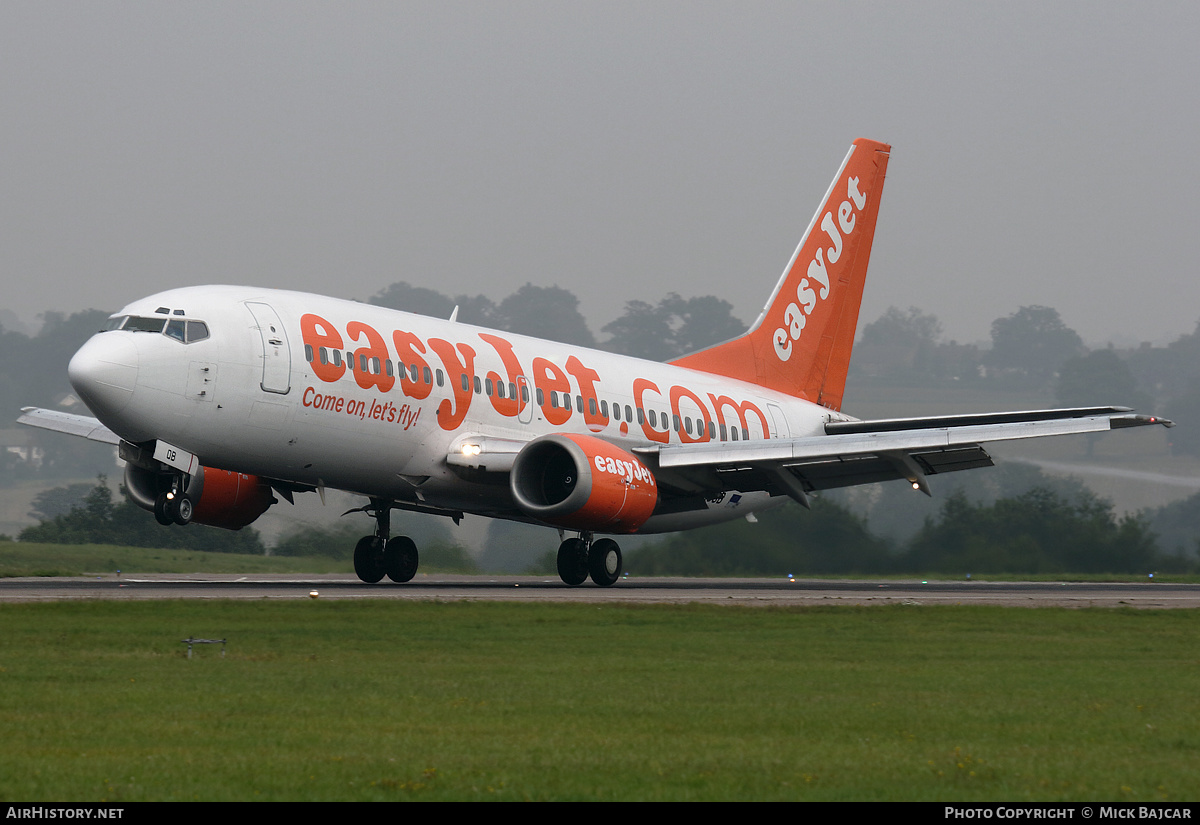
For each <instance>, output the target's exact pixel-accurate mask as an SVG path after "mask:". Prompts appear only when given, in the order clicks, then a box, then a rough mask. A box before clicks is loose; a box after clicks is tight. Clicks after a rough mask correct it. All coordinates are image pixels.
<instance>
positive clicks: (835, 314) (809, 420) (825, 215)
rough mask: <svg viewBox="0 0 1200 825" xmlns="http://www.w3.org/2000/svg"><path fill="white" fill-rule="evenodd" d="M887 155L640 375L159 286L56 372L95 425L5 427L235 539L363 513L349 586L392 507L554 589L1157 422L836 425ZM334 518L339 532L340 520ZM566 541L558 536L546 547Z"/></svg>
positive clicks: (490, 343)
mask: <svg viewBox="0 0 1200 825" xmlns="http://www.w3.org/2000/svg"><path fill="white" fill-rule="evenodd" d="M890 155H891V147H890V146H888V145H886V144H884V143H879V142H875V141H871V140H864V139H860V140H856V141H854V143H853V144H852V146H851V148H850V151H849V153H848V154H847V155H846V157H845V160H844V161H843V162H842V164H841V167H840V168H839V169H838V171H837V174H836V175H835V176H834V178H833V182H832V183H831V184H830V187H829V189H828V191H827V192H826V194H825V197H824V198H823V199H822V201H821V205H820V207H819V208H818V209H817V212H816V214H815V215H814V217H813V219H812V221H811V222H810V223H809V225H808V228H807V230H806V231H805V232H804V235H803V237H802V239H801V241H800V243H799V245H798V246H797V247H796V249H795V252H794V253H793V254H792V257H791V259H790V260H789V261H788V264H787V266H786V267H785V268H784V271H783V274H782V276H781V277H780V278H779V279H778V282H777V283H776V284H775V287H774V290H773V291H772V292H771V295H770V298H768V300H767V302H766V305H765V306H764V308H763V310H762V313H761V314H760V315H759V316H758V318H757V320H755V322H754V323H753V324H752V325H751V326H750V328H749V330H748V331H747V332H745V333H744V334H743V335H741V336H739V337H737V338H734V339H732V340H730V341H727V342H725V343H722V344H718V345H716V346H712V347H708V348H707V349H704V350H701V351H699V352H695V353H692V354H689V355H686V356H684V357H681V358H678V359H676V360H674V361H671V362H670V363H656V362H650V361H644V360H640V359H636V358H631V357H626V356H621V355H615V354H612V353H607V352H601V351H598V350H593V349H586V348H583V347H577V346H569V345H567V344H561V343H556V342H553V341H546V340H538V339H535V338H529V337H526V336H522V335H515V334H511V333H507V332H499V331H494V330H488V329H484V328H480V327H475V326H471V325H468V324H463V323H459V322H458V321H457V320H456V318H455V316H456V315H457V309H456V310H455V312H454V313H453V314H452V315H451V317H450V319H448V320H443V319H436V318H430V317H426V316H421V315H415V314H410V313H406V312H399V311H395V310H391V309H385V308H382V307H377V306H371V305H367V304H362V303H358V302H354V301H348V300H341V299H335V298H328V297H322V296H318V295H311V294H304V293H300V292H292V291H283V290H275V289H265V288H257V287H246V286H199V287H185V288H180V289H172V290H169V291H166V292H162V293H159V294H157V295H153V296H151V297H148V298H143V299H141V300H137V301H134V302H133V303H131V304H129V305H128V306H126V307H124V308H123V309H122V310H120V311H119V312H117V313H115V314H114V315H112V316H111V317H110V319H109V321H108V324H107V327H106V329H105V330H103V331H101V332H99V333H97V334H96V335H94V336H93V337H92V338H91V339H89V340H88V341H87V342H86V343H85V344H84V345H83V346H82V347H81V348H80V349H79V351H78V352H77V353H75V355H74V357H73V358H72V359H71V362H70V365H69V367H68V375H69V378H70V381H71V384H72V386H73V387H74V389H75V391H76V393H77V394H78V396H79V397H80V398H81V399H82V400H83V401H84V403H85V404H86V405H87V407H88V408H89V410H90V411H91V412H92V413H93V414H94V415H95V417H94V418H92V417H89V416H80V415H71V414H66V413H62V412H58V411H54V410H45V409H36V408H32V407H27V408H25V409H24V410H23V411H22V412H23V414H22V416H21V417H20V419H19V420H20V421H21V422H22V423H25V424H29V425H33V426H37V427H42V428H46V429H50V430H55V431H59V432H67V433H71V434H74V435H79V436H83V437H86V438H90V439H92V440H96V441H101V442H105V443H110V444H115V445H118V447H119V455H120V456H121V458H122V459H124V461H125V462H126V467H125V485H126V489H127V491H128V495H129V496H130V498H131V499H132V500H133V501H134V502H135V503H137V504H138V505H139V506H141V507H143V508H145V509H146V510H149V511H151V512H153V513H154V515H155V518H156V519H157V520H158V521H159V522H160V523H162V524H164V525H169V524H180V525H184V524H188V523H191V522H196V523H201V524H210V525H216V526H218V527H224V528H228V529H234V530H236V529H240V528H242V527H244V526H245V525H248V524H250V523H252V522H253V521H254V520H255V519H256V518H258V517H259V516H260V515H262V513H263V512H265V511H266V510H267V508H268V507H270V506H272V505H273V504H275V503H277V499H276V494H278V495H279V496H282V497H283V498H285V499H287V500H288V501H291V502H293V503H294V498H293V496H294V494H296V493H300V492H314V491H315V492H318V493H319V494H320V495H321V497H322V500H323V499H324V491H325V489H326V488H334V489H340V490H346V491H350V492H352V493H355V494H359V495H362V496H365V497H366V498H367V502H368V503H367V504H366V505H364V506H363V507H361V508H357V510H358V511H361V512H365V513H367V514H368V515H370V516H372V517H373V518H374V519H375V530H374V533H373V534H371V535H368V536H364V537H363V538H362V539H361V540H359V541H358V543H357V545H356V547H355V549H354V570H355V572H356V574H357V575H358V577H359V578H360V579H361V580H362V581H364V582H370V583H375V582H379V581H382V579H383V578H384V577H385V576H386V577H387V578H388V579H390V580H391V581H393V582H406V581H409V580H411V579H412V578H413V576H414V575H415V574H416V571H417V567H418V563H419V554H418V549H417V547H416V545H415V544H414V542H413V541H412V540H411V539H409V538H407V537H405V536H392V535H391V523H390V522H391V520H390V515H391V511H392V510H400V511H412V512H418V513H431V514H435V515H441V516H447V517H450V518H452V519H453V520H454V521H455V523H457V522H458V521H459V520H460V519H461V518H462V517H463V514H465V513H472V514H477V515H481V516H486V517H492V518H504V519H512V520H518V521H524V522H529V523H533V524H538V525H545V526H548V527H552V528H557V529H558V531H559V538H560V545H559V549H558V556H557V567H558V573H559V576H560V578H561V579H562V581H563V582H565V583H566V584H568V585H572V586H575V585H581V584H583V583H584V582H585V581H586V580H587V579H588V578H589V577H590V578H591V580H592V581H593V582H594V583H595V584H597V585H601V586H610V585H612V584H614V583H615V582H616V581H617V580H618V579H619V577H620V575H621V572H622V569H623V558H622V554H621V549H620V546H619V544H618V543H617V541H615V540H614V539H613V538H610V536H614V535H616V536H619V535H629V534H635V533H658V532H666V531H676V530H686V529H690V528H694V527H699V526H702V525H709V524H716V523H718V522H723V521H727V520H731V519H736V518H743V517H749V518H750V520H753V514H754V513H757V512H762V511H763V510H766V509H768V508H771V507H775V506H778V505H780V504H782V503H785V502H788V501H796V502H798V503H799V504H801V505H803V506H805V507H808V506H809V497H810V495H812V494H813V493H816V492H819V491H821V490H826V489H831V488H837V487H843V486H849V485H855V484H867V483H874V482H880V481H886V480H895V479H904V480H906V481H907V482H908V483H910V484H911V485H912V486H913V488H914V489H915V490H919V491H921V492H924V493H925V494H927V495H928V494H930V488H929V483H928V476H932V475H938V474H941V473H948V472H956V471H960V470H969V469H975V468H981V467H987V466H991V465H992V463H993V462H992V459H991V457H990V456H989V454H988V453H987V451H986V449H985V447H984V445H985V444H988V443H990V442H996V441H1004V440H1011V439H1025V438H1038V437H1043V436H1053V435H1066V434H1075V433H1092V432H1101V431H1106V430H1110V429H1121V428H1126V427H1136V426H1146V425H1154V424H1161V425H1164V426H1168V427H1170V426H1173V423H1172V422H1171V421H1169V420H1167V419H1163V418H1159V417H1155V416H1148V415H1138V414H1135V413H1133V411H1132V410H1130V409H1129V408H1127V407H1118V406H1113V407H1087V408H1072V409H1049V410H1032V411H1021V412H996V413H983V414H970V415H948V416H939V417H923V418H898V419H876V420H859V419H856V418H853V417H851V416H849V415H847V414H845V413H843V412H842V409H841V408H842V398H843V393H844V389H845V384H846V374H847V370H848V367H849V364H850V355H851V350H852V347H853V343H854V336H855V329H856V326H857V323H858V314H859V306H860V303H861V301H862V295H863V288H864V284H865V282H866V273H867V264H868V261H869V258H870V254H871V245H872V240H873V238H874V235H875V226H876V219H877V217H878V214H879V205H880V196H881V194H882V191H883V183H884V177H885V173H886V170H887V165H888V160H889V158H890ZM351 512H354V511H351ZM567 533H571V534H573V535H572V536H571V537H569V538H568V537H567Z"/></svg>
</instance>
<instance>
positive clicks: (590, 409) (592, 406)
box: [588, 398, 596, 415]
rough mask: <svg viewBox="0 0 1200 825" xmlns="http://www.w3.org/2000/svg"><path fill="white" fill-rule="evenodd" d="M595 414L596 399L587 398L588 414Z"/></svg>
mask: <svg viewBox="0 0 1200 825" xmlns="http://www.w3.org/2000/svg"><path fill="white" fill-rule="evenodd" d="M595 414H596V399H595V398H589V399H588V415H595Z"/></svg>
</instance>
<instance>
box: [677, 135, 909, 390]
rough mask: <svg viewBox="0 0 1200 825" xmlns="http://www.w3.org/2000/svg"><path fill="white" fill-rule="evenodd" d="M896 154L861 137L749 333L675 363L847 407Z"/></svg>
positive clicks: (888, 147)
mask: <svg viewBox="0 0 1200 825" xmlns="http://www.w3.org/2000/svg"><path fill="white" fill-rule="evenodd" d="M890 152H891V147H890V146H888V145H887V144H884V143H877V142H875V141H872V140H863V139H859V140H856V141H854V145H853V146H851V147H850V152H849V154H847V155H846V159H845V160H844V161H843V162H842V168H841V169H839V170H838V174H837V177H835V178H834V180H833V185H832V186H830V188H829V191H828V192H827V193H826V195H825V200H824V202H823V203H822V204H821V208H820V209H818V210H817V214H816V215H815V216H814V217H813V219H812V223H810V224H809V226H808V230H807V231H806V232H805V233H804V237H803V239H802V240H801V241H800V245H799V246H798V247H797V248H796V251H795V253H794V254H793V255H792V259H791V260H790V261H789V262H788V265H787V267H786V268H785V269H784V271H783V276H782V277H781V278H780V279H779V283H778V284H777V285H776V286H775V291H774V292H773V293H772V294H771V298H770V299H769V300H768V301H767V305H766V306H765V307H764V308H763V311H762V313H761V314H760V315H759V316H758V320H757V321H755V322H754V325H753V326H752V327H751V328H750V331H749V332H747V333H746V334H745V335H743V336H741V337H739V338H735V339H733V340H732V341H728V342H726V343H724V344H719V345H718V346H715V347H710V348H709V349H706V350H701V351H700V352H696V353H693V354H691V355H686V356H684V357H683V358H680V359H678V360H676V361H673V362H672V363H673V364H675V365H676V366H680V367H688V368H689V369H694V370H700V371H701V372H708V373H714V374H716V375H725V376H728V377H730V378H736V379H738V380H742V381H750V382H752V383H755V384H759V385H761V386H764V387H768V388H770V389H773V390H778V391H779V392H784V393H787V394H789V395H794V396H797V397H799V398H804V399H807V400H809V401H812V402H815V403H818V404H822V405H824V406H826V407H829V408H831V409H835V410H837V409H841V406H842V394H843V392H844V391H845V386H846V371H847V370H848V369H849V366H850V352H851V349H852V348H853V346H854V332H855V328H856V327H857V326H858V309H859V305H860V304H861V303H862V294H863V285H864V284H865V283H866V278H867V262H868V261H869V260H870V257H871V241H872V240H873V239H874V237H875V220H876V218H877V216H878V215H879V197H880V195H881V194H882V192H883V179H884V175H885V172H886V171H887V164H888V157H889V153H890Z"/></svg>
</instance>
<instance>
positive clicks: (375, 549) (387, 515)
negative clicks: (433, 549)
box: [354, 499, 419, 584]
mask: <svg viewBox="0 0 1200 825" xmlns="http://www.w3.org/2000/svg"><path fill="white" fill-rule="evenodd" d="M362 509H363V512H365V513H367V514H368V515H371V516H374V517H375V535H373V536H363V537H362V538H361V539H359V540H358V544H357V545H355V547H354V572H355V573H357V574H358V577H359V578H360V579H362V580H363V581H365V582H367V583H368V584H374V583H375V582H377V581H380V580H381V579H383V577H384V576H387V577H388V578H389V579H391V580H392V581H394V582H406V581H409V580H410V579H412V577H413V576H415V575H417V564H418V562H419V558H418V555H417V545H416V544H414V543H413V540H412V539H410V538H409V537H408V536H396V537H395V538H388V534H389V533H390V532H391V512H392V511H391V508H390V507H389V506H388V505H387V502H385V501H383V500H381V499H371V503H370V504H369V505H367V506H366V507H363V508H362Z"/></svg>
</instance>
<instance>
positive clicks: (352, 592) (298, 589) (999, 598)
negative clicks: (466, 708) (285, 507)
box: [0, 574, 1200, 609]
mask: <svg viewBox="0 0 1200 825" xmlns="http://www.w3.org/2000/svg"><path fill="white" fill-rule="evenodd" d="M78 599H116V600H141V599H325V600H329V599H339V600H345V599H398V600H409V599H419V600H431V601H432V600H437V601H464V600H469V601H526V602H546V601H555V602H570V601H575V602H597V603H603V602H609V603H641V604H655V603H661V604H685V603H689V602H696V603H707V604H727V605H757V606H790V605H887V604H907V605H952V604H989V605H1006V606H1010V607H1132V608H1158V609H1161V608H1196V607H1200V584H1168V583H1161V582H1152V581H1147V582H1145V583H1132V584H1131V583H1115V584H1109V583H1090V582H1088V583H1081V582H1065V583H1057V582H1055V583H1051V582H988V581H959V582H948V581H928V582H925V581H920V580H911V581H904V580H874V581H849V580H824V579H796V580H789V579H786V578H778V579H699V578H697V579H691V578H632V577H630V578H624V579H622V580H621V581H619V582H617V584H615V585H614V586H612V587H608V588H604V587H597V586H595V585H592V584H590V583H589V584H586V585H583V586H581V587H568V586H567V585H565V584H563V583H562V582H561V581H559V580H558V579H557V578H556V577H546V576H540V577H539V576H457V575H438V574H430V575H418V576H417V578H415V579H414V580H413V581H411V582H408V583H406V584H392V583H390V582H387V580H384V582H382V583H380V584H363V583H362V582H360V581H358V580H357V579H356V578H355V577H354V576H353V575H349V574H347V575H341V574H334V575H266V574H255V575H199V574H197V575H189V576H181V575H169V574H159V575H126V576H122V577H117V576H103V577H93V578H83V577H79V578H13V579H3V580H0V602H44V601H65V600H78Z"/></svg>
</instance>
